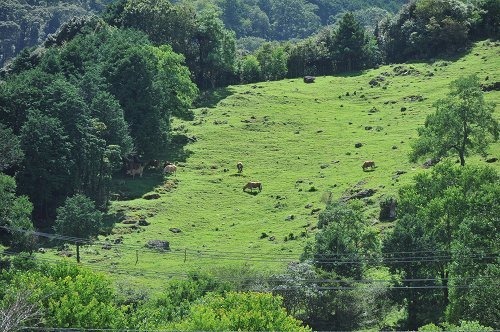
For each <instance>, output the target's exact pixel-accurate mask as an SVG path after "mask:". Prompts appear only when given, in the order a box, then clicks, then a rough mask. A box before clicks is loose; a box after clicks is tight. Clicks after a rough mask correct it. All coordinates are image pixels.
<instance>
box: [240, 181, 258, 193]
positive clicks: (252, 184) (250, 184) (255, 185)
mask: <svg viewBox="0 0 500 332" xmlns="http://www.w3.org/2000/svg"><path fill="white" fill-rule="evenodd" d="M253 188H258V189H259V192H260V191H262V183H260V182H253V181H250V182H248V183H247V184H246V185H244V186H243V191H245V189H250V191H253Z"/></svg>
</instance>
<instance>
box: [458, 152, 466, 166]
mask: <svg viewBox="0 0 500 332" xmlns="http://www.w3.org/2000/svg"><path fill="white" fill-rule="evenodd" d="M458 156H459V157H460V165H461V166H465V152H464V150H462V151H459V152H458Z"/></svg>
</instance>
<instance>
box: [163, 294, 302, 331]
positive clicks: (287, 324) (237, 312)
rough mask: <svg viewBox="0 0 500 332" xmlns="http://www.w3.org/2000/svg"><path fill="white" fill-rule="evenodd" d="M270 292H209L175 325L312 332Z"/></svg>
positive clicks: (179, 327)
mask: <svg viewBox="0 0 500 332" xmlns="http://www.w3.org/2000/svg"><path fill="white" fill-rule="evenodd" d="M281 304H282V302H281V299H280V298H279V297H274V296H273V295H271V294H262V293H235V292H228V293H225V294H224V295H218V294H209V295H206V296H204V297H203V298H201V299H200V300H199V301H198V303H196V304H194V305H192V306H191V309H190V313H189V315H188V316H187V317H186V318H185V319H184V320H183V321H181V322H180V323H177V324H174V326H173V328H174V329H176V330H183V331H199V330H231V331H236V330H245V331H262V330H266V331H310V329H309V328H307V327H303V326H301V323H300V321H298V320H296V319H295V318H293V317H291V316H289V315H288V314H287V313H286V311H285V310H284V309H283V308H282V307H281Z"/></svg>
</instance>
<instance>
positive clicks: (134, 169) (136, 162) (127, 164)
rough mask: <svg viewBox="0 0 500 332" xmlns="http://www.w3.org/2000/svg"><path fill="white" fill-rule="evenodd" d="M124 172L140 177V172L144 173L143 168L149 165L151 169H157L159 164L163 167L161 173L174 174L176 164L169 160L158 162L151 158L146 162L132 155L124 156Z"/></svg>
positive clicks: (133, 176)
mask: <svg viewBox="0 0 500 332" xmlns="http://www.w3.org/2000/svg"><path fill="white" fill-rule="evenodd" d="M123 164H124V168H125V173H126V174H127V175H132V178H135V176H136V175H139V177H142V173H144V168H146V167H149V168H152V169H158V168H159V167H160V166H161V167H162V169H163V174H166V173H168V174H174V173H175V172H176V171H177V166H175V165H174V164H173V163H171V162H170V161H165V162H163V163H162V162H160V161H159V160H151V161H150V162H148V163H144V162H142V161H140V159H139V158H137V157H135V156H133V157H129V158H125V159H124V160H123Z"/></svg>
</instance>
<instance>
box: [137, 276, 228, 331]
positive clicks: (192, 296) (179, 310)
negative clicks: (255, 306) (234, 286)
mask: <svg viewBox="0 0 500 332" xmlns="http://www.w3.org/2000/svg"><path fill="white" fill-rule="evenodd" d="M229 290H230V287H229V285H228V283H225V282H221V281H218V280H217V279H215V278H214V277H212V276H210V275H207V274H199V273H191V274H190V275H189V278H188V279H187V280H172V281H170V282H169V283H168V284H167V285H166V287H165V290H164V291H163V292H161V293H160V294H158V295H157V296H155V297H153V298H151V299H150V300H148V301H145V302H144V303H142V304H141V306H139V307H138V309H137V310H136V311H135V313H134V316H133V317H132V322H133V324H134V325H135V326H138V327H141V328H144V329H158V328H162V327H164V326H165V325H166V324H167V323H168V322H172V321H178V320H181V319H184V318H186V317H187V316H188V314H189V311H190V307H191V305H192V304H193V303H194V302H195V301H196V300H198V299H200V298H201V297H203V296H205V295H206V294H208V293H209V292H214V293H224V292H225V291H229Z"/></svg>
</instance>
